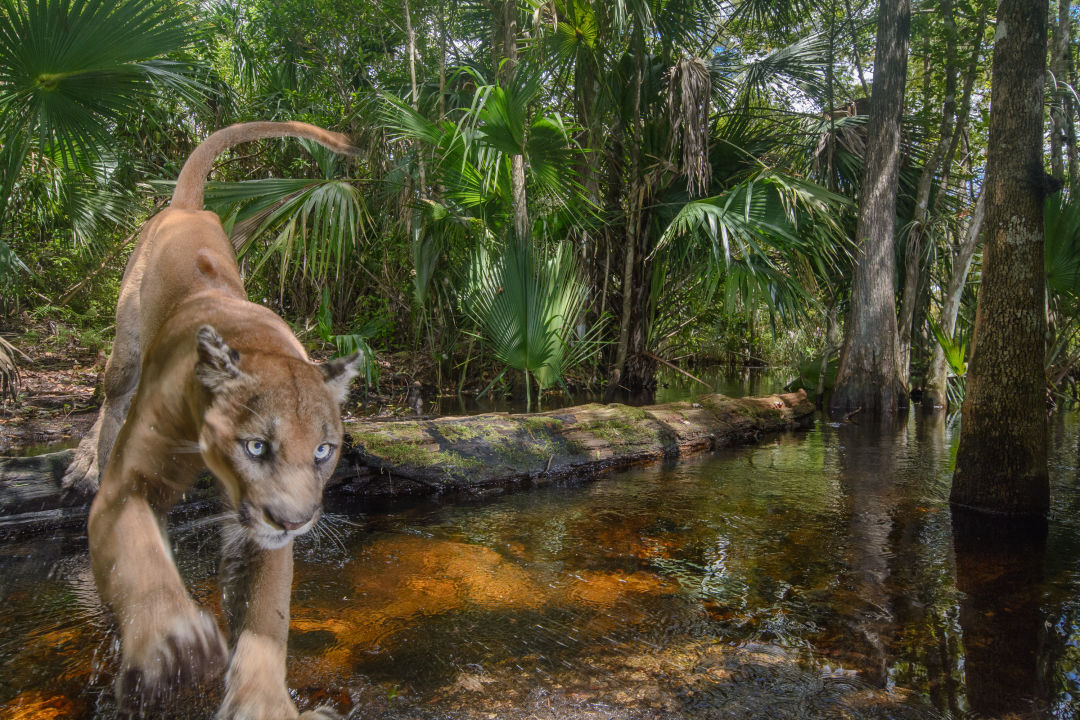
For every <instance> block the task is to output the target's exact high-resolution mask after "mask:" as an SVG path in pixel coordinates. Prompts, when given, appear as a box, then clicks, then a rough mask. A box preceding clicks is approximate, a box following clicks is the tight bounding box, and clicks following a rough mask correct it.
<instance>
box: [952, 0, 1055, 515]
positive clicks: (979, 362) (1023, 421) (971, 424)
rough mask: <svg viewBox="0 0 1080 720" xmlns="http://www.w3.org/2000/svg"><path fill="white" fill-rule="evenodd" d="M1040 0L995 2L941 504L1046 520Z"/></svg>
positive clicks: (1043, 20)
mask: <svg viewBox="0 0 1080 720" xmlns="http://www.w3.org/2000/svg"><path fill="white" fill-rule="evenodd" d="M1048 10H1049V8H1048V0H1001V3H1000V4H999V6H998V14H997V34H996V36H997V41H996V43H995V46H994V63H993V78H992V81H991V104H990V136H989V142H988V144H987V147H988V152H987V163H986V186H985V191H984V192H986V193H987V209H986V236H985V237H986V240H985V248H984V251H983V270H982V288H981V290H980V292H979V305H978V309H977V310H976V314H975V332H974V336H973V339H972V352H971V363H970V366H969V369H968V378H967V391H966V394H965V398H964V406H963V419H962V424H961V428H960V446H959V449H958V450H957V457H956V471H955V474H954V475H953V486H952V494H951V496H950V501H951V502H952V503H953V504H954V505H957V506H960V507H966V508H972V509H975V510H979V511H983V512H992V513H1001V514H1007V515H1021V516H1035V517H1044V516H1045V515H1046V513H1047V512H1048V510H1049V500H1050V490H1049V480H1048V475H1047V466H1046V443H1047V438H1046V434H1047V431H1046V378H1045V371H1044V369H1043V354H1044V351H1043V346H1044V343H1045V338H1046V311H1045V299H1044V283H1045V280H1044V269H1043V255H1044V228H1043V201H1044V199H1045V195H1046V189H1047V178H1046V174H1045V173H1044V171H1043V158H1042V141H1043V102H1042V100H1043V91H1044V88H1045V87H1046V41H1047V12H1048Z"/></svg>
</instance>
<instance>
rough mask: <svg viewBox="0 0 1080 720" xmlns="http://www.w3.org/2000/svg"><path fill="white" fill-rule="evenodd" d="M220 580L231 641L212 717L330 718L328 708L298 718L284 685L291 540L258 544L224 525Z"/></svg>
mask: <svg viewBox="0 0 1080 720" xmlns="http://www.w3.org/2000/svg"><path fill="white" fill-rule="evenodd" d="M226 534H227V537H226V540H225V542H224V543H223V557H222V573H221V574H222V578H223V580H222V583H223V590H224V596H225V612H226V615H227V616H228V620H229V627H230V632H231V635H232V641H233V642H234V643H235V644H234V646H233V648H232V656H231V658H230V660H229V671H228V673H227V674H226V676H225V701H224V702H223V703H222V706H221V709H220V710H219V711H218V720H256V719H261V718H275V719H282V720H287V719H290V718H297V717H303V718H311V719H312V720H315V719H317V718H319V719H322V720H334V719H335V718H338V717H339V716H338V714H337V713H336V712H334V711H333V710H331V709H329V708H325V707H322V708H317V709H315V710H309V711H308V712H305V713H304V714H303V715H302V716H301V715H300V714H299V712H298V711H297V709H296V705H295V704H294V703H293V701H292V698H291V697H289V689H288V687H287V685H286V683H285V660H286V646H287V642H288V636H289V597H290V594H291V592H292V543H291V542H290V543H289V544H287V545H285V546H284V547H281V548H277V549H276V550H267V549H265V548H261V547H259V546H258V545H256V544H255V543H254V542H252V541H251V540H250V539H248V538H246V537H244V536H243V535H241V534H240V532H239V531H237V532H235V533H232V532H230V529H229V528H227V529H226Z"/></svg>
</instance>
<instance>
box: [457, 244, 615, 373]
mask: <svg viewBox="0 0 1080 720" xmlns="http://www.w3.org/2000/svg"><path fill="white" fill-rule="evenodd" d="M472 274H473V278H474V283H475V285H474V288H475V289H474V292H473V293H472V294H470V295H469V296H467V297H466V298H465V307H466V310H467V312H468V313H469V314H470V315H471V316H472V317H473V318H474V319H475V320H476V323H477V325H479V327H480V329H481V332H482V334H483V337H484V339H485V341H486V342H487V343H488V345H489V346H490V347H491V349H492V351H493V352H494V353H495V356H496V357H497V358H498V359H499V360H500V361H501V362H503V363H505V364H506V365H507V366H509V367H511V368H514V369H516V370H521V371H522V372H524V373H525V378H526V387H528V379H529V375H530V374H531V375H533V376H534V377H535V378H536V382H537V385H538V386H539V388H540V389H543V388H546V387H551V386H552V385H555V384H556V383H561V382H562V378H563V375H564V374H565V372H566V371H567V370H568V369H569V368H571V367H573V366H575V365H577V364H579V363H581V362H582V361H583V360H584V358H585V357H586V355H587V354H588V353H589V352H591V351H592V350H593V349H595V343H596V340H595V338H596V330H595V328H594V330H593V331H591V332H586V333H584V334H583V335H582V336H580V337H579V336H578V335H577V325H578V322H579V320H580V319H581V317H582V313H583V311H584V309H585V301H586V298H587V289H586V287H585V284H584V283H582V282H581V280H580V279H579V278H578V276H577V264H576V262H575V258H574V255H573V251H572V249H571V248H570V247H569V246H567V245H562V246H560V247H559V248H558V249H556V250H555V251H554V252H553V253H551V254H550V255H548V256H546V257H545V256H540V255H539V254H538V253H537V252H535V251H534V250H532V249H531V248H526V247H522V246H521V245H520V243H517V242H512V243H510V244H509V245H508V247H507V248H506V249H505V250H504V251H503V253H502V254H501V255H500V256H499V257H498V258H496V259H494V260H491V259H490V258H489V257H488V256H487V254H486V253H484V252H480V253H477V255H476V257H475V260H474V264H473V269H472Z"/></svg>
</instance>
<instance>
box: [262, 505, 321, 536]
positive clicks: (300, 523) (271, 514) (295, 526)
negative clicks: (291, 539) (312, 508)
mask: <svg viewBox="0 0 1080 720" xmlns="http://www.w3.org/2000/svg"><path fill="white" fill-rule="evenodd" d="M298 514H299V513H292V516H293V517H295V516H296V515H298ZM263 515H264V516H265V517H266V522H267V523H269V524H270V525H271V526H272V527H275V528H281V529H282V530H288V531H290V532H291V531H293V530H299V529H300V528H302V527H304V526H305V525H307V524H308V523H309V522H311V518H313V517H314V516H315V513H314V512H309V513H308V514H307V516H306V517H304V518H303V519H301V520H290V519H289V517H288V516H287V515H286V513H278V512H276V511H274V510H271V509H270V508H265V509H264V510H263Z"/></svg>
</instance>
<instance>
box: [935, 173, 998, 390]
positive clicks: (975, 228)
mask: <svg viewBox="0 0 1080 720" xmlns="http://www.w3.org/2000/svg"><path fill="white" fill-rule="evenodd" d="M985 217H986V192H981V193H979V199H978V201H977V202H976V203H975V212H974V213H973V214H972V216H971V221H970V222H969V223H968V226H967V228H966V229H965V231H964V241H963V242H962V243H961V244H960V247H959V248H957V250H956V254H955V255H954V256H953V262H952V275H950V276H949V285H948V287H947V288H946V290H945V299H944V302H942V305H941V322H940V325H941V329H942V331H943V332H944V333H945V334H946V335H948V336H949V337H952V335H953V333H955V332H956V318H957V317H958V315H959V313H960V299H961V297H962V296H963V294H964V286H965V285H966V284H967V275H968V270H969V269H970V268H971V259H972V258H973V257H975V248H976V247H978V244H979V233H980V232H981V231H982V225H983V219H984V218H985ZM948 377H949V373H948V364H947V363H946V362H945V351H944V350H942V349H941V345H939V344H938V343H934V352H933V354H932V355H931V357H930V367H929V369H928V370H927V373H926V387H925V389H924V390H923V399H922V408H923V410H924V411H929V410H936V409H940V408H946V407H948V405H949V396H948V393H947V392H946V387H945V385H946V383H947V382H948Z"/></svg>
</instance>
